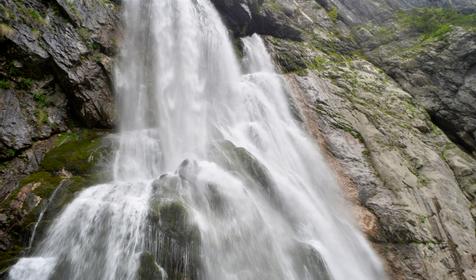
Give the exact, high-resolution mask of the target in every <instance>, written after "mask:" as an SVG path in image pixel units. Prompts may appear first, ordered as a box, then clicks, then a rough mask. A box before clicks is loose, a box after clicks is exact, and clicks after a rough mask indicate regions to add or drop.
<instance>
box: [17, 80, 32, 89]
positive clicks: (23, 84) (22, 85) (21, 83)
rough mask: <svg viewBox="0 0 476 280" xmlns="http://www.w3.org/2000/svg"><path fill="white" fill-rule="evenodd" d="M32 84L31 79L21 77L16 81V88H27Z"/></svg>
mask: <svg viewBox="0 0 476 280" xmlns="http://www.w3.org/2000/svg"><path fill="white" fill-rule="evenodd" d="M32 86H33V80H32V79H28V78H21V79H20V80H19V81H18V88H19V89H23V90H29V89H30V88H31V87H32Z"/></svg>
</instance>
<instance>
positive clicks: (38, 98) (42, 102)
mask: <svg viewBox="0 0 476 280" xmlns="http://www.w3.org/2000/svg"><path fill="white" fill-rule="evenodd" d="M33 99H34V100H35V102H36V103H37V104H38V105H39V106H40V107H46V106H48V96H47V95H46V93H45V91H44V90H42V89H38V90H36V91H34V92H33Z"/></svg>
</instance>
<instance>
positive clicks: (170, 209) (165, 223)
mask: <svg viewBox="0 0 476 280" xmlns="http://www.w3.org/2000/svg"><path fill="white" fill-rule="evenodd" d="M151 208H152V209H151V211H150V214H149V222H150V225H151V230H150V231H148V234H149V236H148V237H147V243H148V245H147V246H146V247H147V248H148V249H149V250H150V251H153V252H156V254H157V255H156V259H157V263H158V264H159V265H160V266H161V267H162V268H163V269H164V270H165V272H166V273H167V279H169V280H181V279H198V271H199V266H200V256H199V254H200V252H199V248H200V232H199V230H198V228H197V227H196V226H195V225H193V224H191V223H190V222H189V213H188V211H189V210H188V209H187V207H186V206H185V205H184V204H183V203H182V202H181V201H170V200H167V201H162V202H160V200H159V201H155V202H154V203H153V204H152V205H151ZM151 216H152V217H151Z"/></svg>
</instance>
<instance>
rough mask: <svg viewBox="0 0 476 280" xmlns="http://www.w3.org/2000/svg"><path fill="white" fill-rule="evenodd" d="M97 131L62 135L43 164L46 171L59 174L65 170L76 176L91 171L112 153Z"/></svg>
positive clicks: (42, 166)
mask: <svg viewBox="0 0 476 280" xmlns="http://www.w3.org/2000/svg"><path fill="white" fill-rule="evenodd" d="M100 136H101V134H99V132H97V131H89V130H86V131H80V132H77V133H69V134H65V135H62V136H61V137H59V138H58V139H57V141H56V142H57V143H56V147H55V148H53V149H52V150H51V151H49V152H48V153H47V154H46V156H45V158H44V159H43V161H42V163H41V168H42V169H43V170H45V171H50V172H59V171H61V170H63V169H65V170H67V171H69V172H72V173H73V174H75V175H81V174H86V173H88V172H90V171H91V169H93V168H94V167H96V165H97V164H98V162H99V161H100V160H101V159H104V158H107V157H108V156H109V155H110V153H111V147H110V145H106V144H105V143H104V142H103V139H101V137H100Z"/></svg>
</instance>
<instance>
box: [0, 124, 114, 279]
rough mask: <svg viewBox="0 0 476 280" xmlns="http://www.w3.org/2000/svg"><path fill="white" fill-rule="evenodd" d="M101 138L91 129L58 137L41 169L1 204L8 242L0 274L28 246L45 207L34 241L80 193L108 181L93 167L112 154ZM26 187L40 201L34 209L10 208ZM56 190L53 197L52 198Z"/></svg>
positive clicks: (2, 253)
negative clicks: (28, 187) (5, 220)
mask: <svg viewBox="0 0 476 280" xmlns="http://www.w3.org/2000/svg"><path fill="white" fill-rule="evenodd" d="M103 135H104V134H103V133H101V132H100V131H99V132H98V131H91V130H80V131H76V132H71V133H64V134H62V135H59V136H58V137H57V139H56V140H55V145H54V148H53V149H51V150H50V151H49V152H48V153H47V154H46V155H45V158H44V160H43V161H42V162H41V164H40V170H39V171H37V172H35V173H32V174H30V175H28V176H26V177H25V178H23V179H22V180H21V181H20V182H19V188H18V189H17V190H16V191H15V192H13V193H11V194H10V196H9V197H8V198H7V199H5V200H4V201H3V202H2V203H1V204H0V209H1V212H2V213H5V214H6V215H7V217H8V219H9V221H8V222H7V225H5V226H4V227H3V229H2V230H4V231H5V232H6V234H7V237H6V238H8V240H9V242H10V245H7V249H6V250H4V251H0V271H6V270H7V269H8V267H9V266H10V265H12V264H13V263H15V261H16V260H17V259H18V257H19V255H20V254H21V253H22V251H23V250H24V249H25V248H26V247H27V245H28V242H29V239H30V236H31V234H32V229H33V226H34V225H35V223H36V222H37V220H38V216H39V214H40V213H41V212H42V210H43V209H44V207H48V208H47V210H46V212H45V213H44V216H43V219H42V221H41V223H40V224H39V226H38V227H37V232H36V238H35V240H39V239H40V238H41V237H42V235H43V233H44V232H45V231H46V229H47V228H48V226H49V225H50V224H51V223H52V221H53V220H54V218H56V217H57V215H58V214H59V213H60V212H61V211H62V209H64V207H65V206H66V205H67V204H68V203H69V202H70V201H72V200H73V199H74V197H75V195H76V194H77V193H78V192H79V191H81V190H83V189H84V188H86V187H88V186H92V185H94V184H97V183H99V182H101V181H103V180H105V179H107V178H106V177H105V176H104V175H105V174H104V173H103V172H102V169H101V168H97V167H96V166H97V164H98V162H99V161H100V160H102V159H105V158H106V157H107V156H109V155H110V151H112V148H111V147H112V146H111V145H109V146H107V145H106V144H107V143H104V142H103V141H102V137H101V136H103ZM65 170H67V171H65ZM70 173H73V174H70ZM73 175H74V176H73ZM28 185H33V186H34V188H31V191H30V192H29V193H27V195H28V196H32V197H35V199H36V198H37V197H39V198H40V199H41V200H40V202H39V203H38V204H36V205H33V206H32V205H29V204H28V203H24V204H23V205H22V208H21V209H20V211H19V210H18V209H12V208H11V205H12V202H13V200H15V199H17V197H18V194H19V192H20V191H22V189H23V188H24V187H25V186H28ZM55 190H57V191H56V194H55V196H54V198H52V194H53V193H54V191H55ZM0 278H1V275H0Z"/></svg>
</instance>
